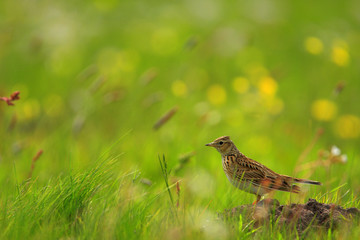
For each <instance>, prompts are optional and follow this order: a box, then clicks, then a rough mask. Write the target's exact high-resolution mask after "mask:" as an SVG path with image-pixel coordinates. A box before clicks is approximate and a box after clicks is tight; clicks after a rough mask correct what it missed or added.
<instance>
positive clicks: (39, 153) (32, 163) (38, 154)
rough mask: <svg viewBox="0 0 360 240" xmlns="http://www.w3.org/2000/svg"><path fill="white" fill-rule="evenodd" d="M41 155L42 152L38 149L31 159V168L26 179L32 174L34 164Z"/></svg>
mask: <svg viewBox="0 0 360 240" xmlns="http://www.w3.org/2000/svg"><path fill="white" fill-rule="evenodd" d="M42 154H43V150H42V149H40V150H39V151H38V152H37V153H36V155H35V156H34V157H33V159H32V161H31V168H30V172H29V175H28V178H31V177H32V174H33V172H34V169H35V163H36V161H37V160H38V159H39V157H40V156H41V155H42Z"/></svg>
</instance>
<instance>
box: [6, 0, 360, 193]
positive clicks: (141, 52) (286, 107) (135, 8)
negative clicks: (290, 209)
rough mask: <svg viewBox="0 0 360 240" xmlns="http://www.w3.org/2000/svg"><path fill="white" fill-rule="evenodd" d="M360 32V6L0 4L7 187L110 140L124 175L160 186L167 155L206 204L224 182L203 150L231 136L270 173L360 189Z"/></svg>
mask: <svg viewBox="0 0 360 240" xmlns="http://www.w3.org/2000/svg"><path fill="white" fill-rule="evenodd" d="M359 29H360V2H359V1H355V0H349V1H330V2H329V1H323V0H322V1H315V2H314V1H309V0H305V1H298V2H291V3H290V2H288V1H284V0H274V1H268V0H251V1H234V0H233V1H220V0H206V1H205V0H198V1H193V0H184V1H165V0H157V1H152V0H150V1H139V0H131V1H116V0H92V1H80V0H75V1H45V0H41V1H28V0H19V1H13V0H2V1H1V2H0V96H1V97H9V96H10V94H11V93H13V92H15V91H20V100H18V101H14V102H13V103H14V104H15V105H14V106H7V104H6V102H4V101H1V102H0V125H1V128H0V138H1V141H0V166H1V167H0V183H1V186H2V189H6V186H13V185H11V184H13V183H14V182H15V181H17V182H21V181H24V180H26V179H27V177H28V176H29V172H31V174H32V176H33V177H36V178H37V179H38V181H39V182H40V183H44V182H47V181H48V180H49V179H50V178H52V177H55V176H58V175H61V174H67V173H69V172H71V171H75V170H76V171H81V170H82V169H84V168H86V167H88V166H89V165H91V164H92V163H94V162H96V160H97V159H98V158H99V156H100V155H101V153H103V152H104V151H106V149H108V148H109V147H110V146H111V145H112V144H114V143H115V142H117V141H119V143H118V144H116V145H115V146H114V147H113V148H112V149H111V152H112V153H113V154H115V155H116V154H120V153H123V155H122V156H121V157H120V158H119V165H118V169H117V171H118V172H119V173H124V172H127V171H132V170H134V169H136V170H139V171H140V172H141V177H142V178H144V179H147V180H150V181H154V182H159V181H161V177H162V176H161V171H160V167H159V164H158V155H162V154H164V155H165V157H166V159H167V161H168V165H169V167H170V168H172V169H173V170H174V169H175V170H176V171H175V170H174V171H173V175H174V176H176V177H180V178H183V179H185V181H186V180H187V181H188V182H189V188H191V189H193V191H194V192H196V193H198V194H200V195H201V194H203V195H202V196H205V197H206V196H211V195H212V194H214V193H215V194H219V193H221V192H226V191H229V190H228V189H230V188H229V187H230V185H229V183H227V179H226V177H225V174H224V173H223V171H222V169H221V160H220V155H219V154H218V153H217V152H216V151H215V150H214V149H209V148H206V147H205V146H204V145H205V144H206V143H208V142H211V141H212V140H214V139H215V138H217V137H220V136H223V135H229V136H231V138H232V140H233V141H234V142H235V144H236V145H237V146H238V148H239V149H240V151H241V152H243V153H244V154H246V155H247V156H249V157H251V158H253V159H255V160H257V161H259V162H261V163H263V164H265V165H267V166H269V167H270V168H272V169H274V170H276V171H277V172H279V173H283V174H287V175H291V174H295V175H296V176H297V177H309V178H312V179H314V180H319V181H323V182H324V183H325V185H324V188H325V190H331V189H332V188H334V187H336V186H339V185H341V184H344V183H346V184H347V186H346V188H347V189H351V190H352V191H354V192H355V193H359V191H360V187H359V186H360V180H359V178H358V176H359V174H360V170H359V167H358V160H359V144H360V139H359V138H360V107H359V92H360V79H359V77H360V44H359V43H360V30H359ZM154 126H155V127H154ZM334 145H335V146H337V148H333V149H332V151H331V147H332V146H334ZM40 150H43V154H42V156H41V157H40V158H39V159H38V160H37V162H36V166H35V167H34V169H33V170H31V164H32V158H33V157H34V156H35V155H36V153H37V152H38V151H40ZM342 154H346V155H342ZM333 157H335V158H333ZM334 159H335V160H334ZM9 184H10V185H9ZM203 186H206V188H205V190H204V187H203ZM220 186H221V188H220ZM325 190H324V191H325ZM314 191H319V189H317V190H314ZM203 192H204V193H203ZM240 196H244V195H240ZM250 198H251V199H252V196H250V197H249V199H250Z"/></svg>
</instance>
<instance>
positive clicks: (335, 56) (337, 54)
mask: <svg viewBox="0 0 360 240" xmlns="http://www.w3.org/2000/svg"><path fill="white" fill-rule="evenodd" d="M331 60H332V61H333V62H334V63H335V64H336V65H338V66H341V67H343V66H346V65H348V63H349V53H348V51H347V50H346V49H345V48H343V47H338V46H333V49H332V52H331Z"/></svg>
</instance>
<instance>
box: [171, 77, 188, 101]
mask: <svg viewBox="0 0 360 240" xmlns="http://www.w3.org/2000/svg"><path fill="white" fill-rule="evenodd" d="M171 90H172V92H173V94H174V95H175V96H177V97H183V96H185V95H186V94H187V86H186V84H185V83H184V82H183V81H180V80H177V81H174V82H173V84H172V85H171Z"/></svg>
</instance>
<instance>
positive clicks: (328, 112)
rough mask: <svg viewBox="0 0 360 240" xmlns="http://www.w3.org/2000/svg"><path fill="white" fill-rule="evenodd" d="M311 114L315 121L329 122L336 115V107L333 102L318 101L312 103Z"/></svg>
mask: <svg viewBox="0 0 360 240" xmlns="http://www.w3.org/2000/svg"><path fill="white" fill-rule="evenodd" d="M311 113H312V115H313V117H314V118H315V119H316V120H319V121H330V120H332V119H333V118H334V117H335V115H336V113H337V106H336V104H335V103H334V102H332V101H330V100H327V99H319V100H316V101H315V102H313V104H312V106H311Z"/></svg>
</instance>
